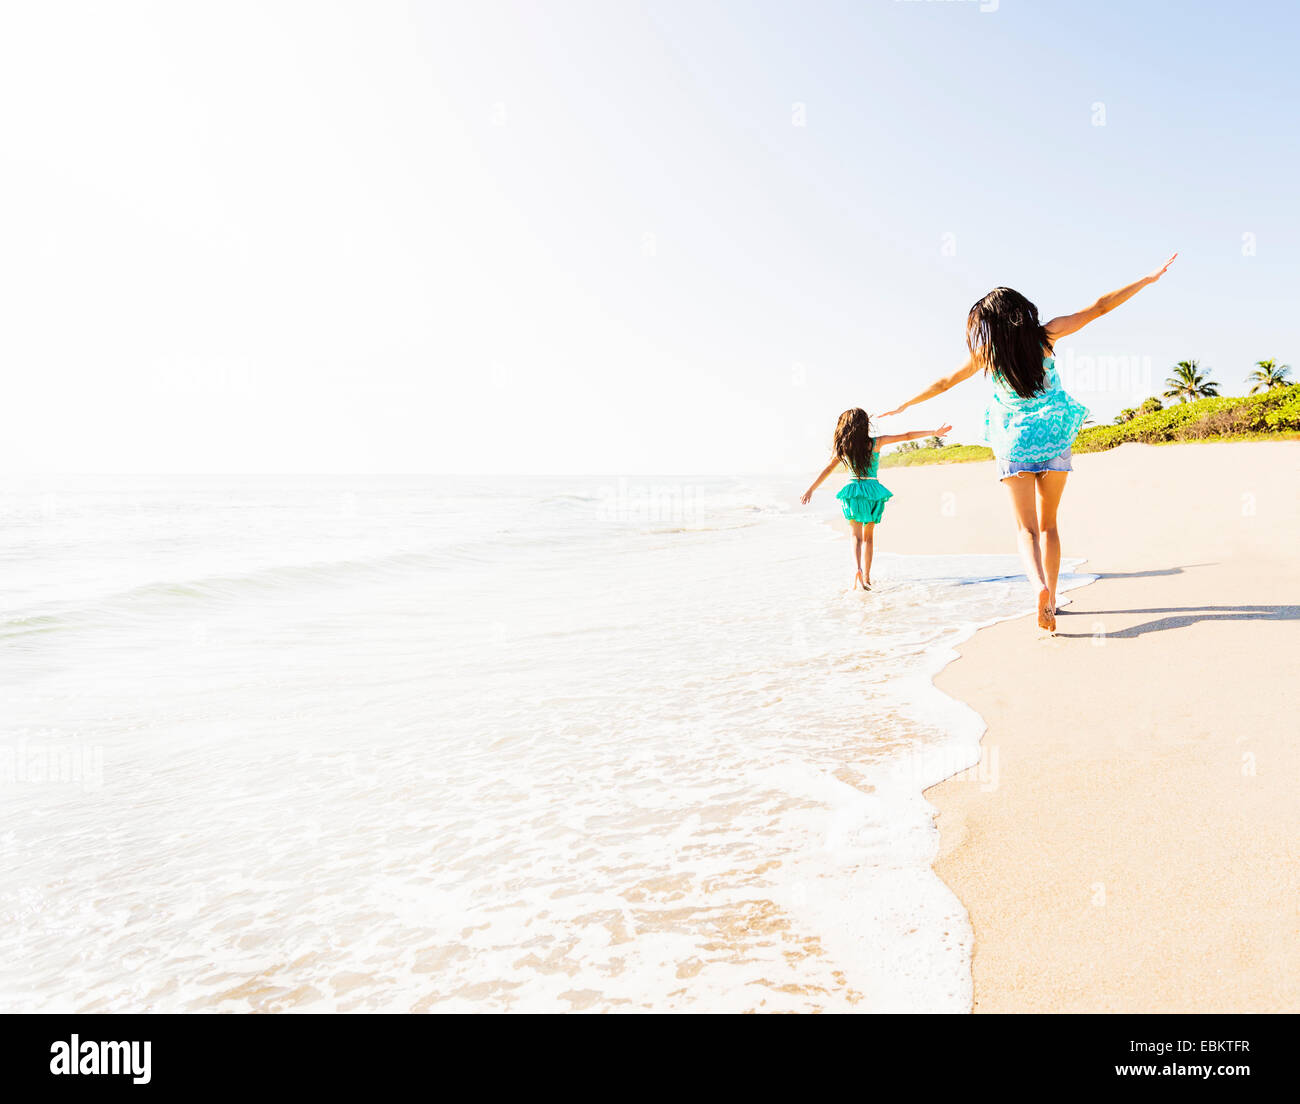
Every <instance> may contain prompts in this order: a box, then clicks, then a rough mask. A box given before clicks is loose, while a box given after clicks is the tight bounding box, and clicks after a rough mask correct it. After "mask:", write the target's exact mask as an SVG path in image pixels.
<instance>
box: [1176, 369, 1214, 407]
mask: <svg viewBox="0 0 1300 1104" xmlns="http://www.w3.org/2000/svg"><path fill="white" fill-rule="evenodd" d="M1165 386H1166V387H1168V388H1169V390H1168V391H1166V392H1165V398H1166V399H1177V400H1178V401H1179V402H1180V403H1185V402H1195V401H1196V400H1197V399H1209V398H1213V397H1215V396H1216V395H1218V393H1219V385H1218V384H1217V383H1215V382H1214V381H1213V380H1211V379H1210V377H1209V376H1208V375H1205V376H1203V375H1201V369H1200V365H1199V364H1197V362H1196V361H1194V360H1180V361H1179V362H1178V364H1177V366H1176V367H1175V368H1174V374H1173V375H1172V376H1170V377H1169V378H1168V379H1167V380H1165Z"/></svg>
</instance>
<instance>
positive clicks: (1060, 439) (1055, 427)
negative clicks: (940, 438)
mask: <svg viewBox="0 0 1300 1104" xmlns="http://www.w3.org/2000/svg"><path fill="white" fill-rule="evenodd" d="M991 375H992V377H993V398H992V399H990V400H989V405H988V409H987V410H985V412H984V440H986V441H987V442H988V443H989V445H990V446H991V447H992V449H993V455H994V456H996V457H997V458H998V459H999V460H1011V461H1014V462H1015V463H1018V464H1032V463H1035V462H1037V461H1039V460H1050V459H1051V458H1052V457H1053V456H1059V455H1060V454H1061V453H1063V452H1064V451H1065V450H1066V449H1068V448H1069V447H1070V446H1071V445H1073V444H1074V438H1075V435H1076V434H1078V432H1079V429H1080V428H1081V427H1082V426H1083V423H1084V420H1085V419H1086V418H1087V417H1088V408H1087V407H1086V406H1084V405H1083V404H1082V403H1081V402H1078V401H1077V400H1076V399H1074V398H1073V397H1072V396H1071V395H1070V394H1069V393H1068V392H1067V391H1066V390H1065V388H1064V387H1062V386H1061V378H1060V376H1058V375H1057V372H1056V358H1055V357H1050V356H1049V357H1044V358H1043V376H1044V379H1043V390H1041V391H1039V392H1038V393H1037V394H1034V395H1031V396H1030V397H1029V398H1027V399H1025V398H1021V397H1020V396H1019V395H1017V394H1016V392H1015V391H1014V390H1013V389H1012V387H1011V385H1010V384H1009V383H1007V381H1006V380H1004V379H1003V378H1002V377H1001V376H1000V375H998V373H997V372H993V373H991Z"/></svg>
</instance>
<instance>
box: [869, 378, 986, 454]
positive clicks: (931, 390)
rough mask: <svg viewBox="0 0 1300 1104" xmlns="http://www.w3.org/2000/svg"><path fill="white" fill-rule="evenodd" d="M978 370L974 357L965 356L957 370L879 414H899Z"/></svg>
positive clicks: (887, 415)
mask: <svg viewBox="0 0 1300 1104" xmlns="http://www.w3.org/2000/svg"><path fill="white" fill-rule="evenodd" d="M978 371H979V366H978V365H977V364H976V363H975V358H974V357H967V358H966V363H965V364H963V365H962V366H961V367H960V368H958V369H957V371H955V372H954V373H953V374H952V375H951V376H944V377H943V378H942V379H937V380H935V381H934V382H933V383H932V384H930V386H929V387H927V388H926V389H925V390H924V391H922V392H921V393H920V394H919V395H913V396H912V397H911V398H910V399H908V400H907V402H905V403H903V405H902V406H896V407H894V409H893V410H886V411H885V412H884V413H883V414H882V415H880V416H881V417H882V418H888V417H889V416H890V415H891V414H900V413H902V412H903V411H904V410H906V409H907V408H908V407H909V406H915V405H916V404H917V403H923V402H925V400H926V399H932V398H934V397H935V395H942V394H943V393H944V392H945V391H947V390H948V389H949V388H950V387H956V386H957V384H959V383H961V381H962V380H968V379H970V378H971V376H973V375H974V374H975V373H976V372H978ZM922 436H924V434H922ZM899 440H900V441H901V440H903V438H902V437H900V438H899Z"/></svg>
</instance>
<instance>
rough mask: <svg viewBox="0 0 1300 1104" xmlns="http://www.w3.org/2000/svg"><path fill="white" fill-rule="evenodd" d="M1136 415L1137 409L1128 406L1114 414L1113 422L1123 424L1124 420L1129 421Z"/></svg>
mask: <svg viewBox="0 0 1300 1104" xmlns="http://www.w3.org/2000/svg"><path fill="white" fill-rule="evenodd" d="M1136 417H1137V411H1136V410H1134V409H1133V408H1132V407H1128V408H1126V409H1124V410H1121V411H1120V412H1119V413H1118V414H1116V415H1115V424H1116V425H1123V424H1124V423H1125V422H1131V421H1132V420H1133V419H1134V418H1136Z"/></svg>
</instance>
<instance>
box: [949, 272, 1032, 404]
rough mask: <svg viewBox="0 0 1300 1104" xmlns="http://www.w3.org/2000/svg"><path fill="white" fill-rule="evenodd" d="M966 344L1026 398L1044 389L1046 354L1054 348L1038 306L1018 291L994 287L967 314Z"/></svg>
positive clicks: (977, 357)
mask: <svg viewBox="0 0 1300 1104" xmlns="http://www.w3.org/2000/svg"><path fill="white" fill-rule="evenodd" d="M966 346H967V348H969V349H970V351H971V355H972V356H973V357H975V358H976V362H977V363H979V364H982V365H983V366H984V371H986V372H987V371H989V370H990V369H991V370H993V371H995V372H997V374H998V375H999V376H1001V377H1002V378H1003V379H1004V380H1006V381H1007V383H1008V384H1010V385H1011V389H1012V390H1013V391H1015V393H1016V394H1017V395H1019V396H1020V397H1021V398H1023V399H1027V398H1029V397H1030V396H1031V395H1036V394H1037V393H1038V392H1039V391H1041V390H1042V389H1043V378H1044V374H1043V357H1044V356H1046V355H1047V354H1049V353H1051V351H1052V341H1051V339H1050V338H1049V337H1048V336H1047V330H1046V329H1044V328H1043V324H1042V323H1041V322H1039V321H1038V308H1037V307H1036V306H1034V304H1033V303H1031V302H1030V301H1029V300H1028V299H1026V298H1025V297H1024V296H1023V295H1021V294H1020V292H1018V291H1013V290H1012V289H1011V288H1008V287H999V288H994V289H993V290H992V291H990V292H989V293H988V294H987V295H986V296H984V298H983V299H981V300H980V301H979V302H978V303H976V304H975V305H974V306H973V307H971V309H970V314H968V315H967V316H966Z"/></svg>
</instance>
